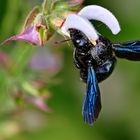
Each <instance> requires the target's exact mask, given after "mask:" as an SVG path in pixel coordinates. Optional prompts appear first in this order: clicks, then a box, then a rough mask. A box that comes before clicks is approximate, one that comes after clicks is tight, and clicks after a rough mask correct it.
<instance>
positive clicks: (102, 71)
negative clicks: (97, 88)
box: [96, 57, 116, 82]
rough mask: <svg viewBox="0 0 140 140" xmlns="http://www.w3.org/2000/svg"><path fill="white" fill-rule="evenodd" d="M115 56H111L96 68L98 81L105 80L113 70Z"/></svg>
mask: <svg viewBox="0 0 140 140" xmlns="http://www.w3.org/2000/svg"><path fill="white" fill-rule="evenodd" d="M115 64H116V58H115V57H112V58H110V59H109V60H107V61H106V62H105V63H104V64H103V65H101V66H100V67H98V68H97V69H96V75H97V80H98V82H101V81H103V80H105V79H106V78H107V77H108V76H109V75H110V74H111V73H112V72H113V70H114V67H115Z"/></svg>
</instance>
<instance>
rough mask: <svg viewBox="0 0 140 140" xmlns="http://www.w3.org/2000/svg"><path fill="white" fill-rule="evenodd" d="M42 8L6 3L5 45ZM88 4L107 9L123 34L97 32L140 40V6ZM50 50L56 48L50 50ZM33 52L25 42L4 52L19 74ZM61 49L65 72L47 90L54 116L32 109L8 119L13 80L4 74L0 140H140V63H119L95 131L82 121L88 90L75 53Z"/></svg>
mask: <svg viewBox="0 0 140 140" xmlns="http://www.w3.org/2000/svg"><path fill="white" fill-rule="evenodd" d="M41 2H42V1H40V0H38V1H37V0H5V1H2V0H1V1H0V40H1V41H2V40H4V39H5V38H8V37H9V36H11V35H13V34H16V33H18V32H19V31H20V29H21V27H22V25H23V21H24V19H25V17H26V16H27V14H28V12H29V11H30V10H31V9H32V7H33V6H35V5H37V4H41ZM88 4H96V5H101V6H104V7H106V8H107V9H109V10H111V11H112V12H113V13H114V14H115V15H116V17H117V18H118V20H119V22H120V25H121V29H122V31H121V32H120V34H119V35H117V36H113V35H112V34H111V32H110V31H109V30H108V29H107V28H106V27H105V26H99V27H98V30H99V31H100V33H102V34H103V35H104V36H106V37H108V38H109V39H110V40H112V41H114V42H120V41H129V40H135V39H139V38H140V8H139V7H140V1H139V0H127V1H122V0H117V1H113V0H100V1H99V0H85V2H84V5H88ZM97 24H98V23H97ZM46 47H48V48H51V46H49V45H48V46H46ZM27 48H29V50H28V49H27ZM71 48H72V47H71ZM32 49H33V50H37V49H38V47H32V46H31V45H30V44H27V43H22V42H20V43H19V42H14V43H10V44H7V45H4V46H2V47H1V50H2V51H4V52H6V53H7V54H9V55H10V56H11V57H12V58H13V59H14V60H15V63H18V67H17V68H18V70H19V69H20V67H21V68H22V66H23V65H24V60H25V58H26V57H27V56H29V55H30V53H29V52H31V51H32ZM39 49H42V48H39ZM58 49H60V50H59V52H61V53H63V61H62V64H63V67H62V68H61V71H59V72H58V73H57V74H56V75H55V76H54V77H53V78H54V79H58V81H60V82H56V84H51V82H50V83H49V84H48V86H47V89H48V90H49V92H50V93H51V98H50V99H49V100H48V101H47V104H48V105H49V107H50V108H51V110H52V111H51V112H50V113H44V112H42V111H39V110H37V109H35V108H33V107H31V106H29V107H26V108H25V109H24V111H21V112H20V113H18V114H16V115H13V114H12V113H9V112H10V111H11V108H14V107H15V106H14V105H13V104H14V103H13V101H12V99H11V97H10V94H11V91H10V90H9V88H8V87H6V86H5V84H4V82H7V81H8V80H9V76H6V78H5V77H3V75H4V74H3V73H4V72H5V71H4V70H1V71H0V84H1V86H0V98H1V99H0V108H1V109H0V140H32V139H33V140H39V139H41V140H56V139H57V140H92V139H94V140H124V139H126V140H140V62H132V61H127V60H122V59H118V63H117V66H116V69H115V70H114V72H113V74H112V75H111V76H110V77H109V78H108V79H107V80H105V81H104V82H102V83H101V84H100V90H101V96H102V110H101V113H100V116H99V118H98V120H97V121H96V122H95V124H94V125H93V126H88V125H86V124H84V122H83V118H82V115H81V107H82V100H83V94H84V92H85V89H84V84H82V82H80V80H79V72H78V70H77V69H76V68H75V67H74V65H73V59H72V49H70V47H67V46H63V47H61V48H57V51H58ZM25 50H27V51H25ZM19 53H20V54H19ZM22 53H24V54H22ZM21 55H23V56H22V59H21V61H19V58H20V57H21ZM25 66H26V65H25ZM1 69H3V68H2V66H1ZM18 70H17V71H18ZM29 75H32V70H30V69H28V70H27V71H25V73H22V72H21V73H20V77H25V76H27V77H28V76H29ZM46 76H47V75H46ZM4 78H5V79H4ZM4 93H5V94H4ZM8 111H9V112H8Z"/></svg>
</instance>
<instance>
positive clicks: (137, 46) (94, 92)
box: [69, 29, 140, 124]
mask: <svg viewBox="0 0 140 140" xmlns="http://www.w3.org/2000/svg"><path fill="white" fill-rule="evenodd" d="M69 32H70V37H71V40H72V42H73V45H74V52H73V54H74V55H73V59H74V64H75V66H76V68H78V69H79V71H80V78H81V79H82V80H83V81H84V82H85V83H86V95H85V97H84V103H83V108H82V115H83V118H84V121H85V123H87V124H92V123H93V122H94V121H95V120H96V119H97V118H98V115H99V112H100V110H101V99H100V98H101V97H100V90H99V87H98V83H100V82H102V81H103V80H105V79H106V78H107V77H109V76H110V74H111V73H112V72H113V70H114V67H115V64H116V57H119V58H126V59H128V60H138V61H139V60H140V41H132V42H126V43H112V42H111V41H110V40H108V39H107V38H105V37H103V36H101V35H100V36H99V38H98V40H96V42H95V41H92V40H89V39H88V37H87V36H86V35H85V34H84V33H82V32H81V31H79V30H77V29H69Z"/></svg>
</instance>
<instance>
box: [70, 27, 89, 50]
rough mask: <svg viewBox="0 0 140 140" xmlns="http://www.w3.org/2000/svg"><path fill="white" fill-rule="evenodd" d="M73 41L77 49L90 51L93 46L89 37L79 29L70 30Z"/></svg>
mask: <svg viewBox="0 0 140 140" xmlns="http://www.w3.org/2000/svg"><path fill="white" fill-rule="evenodd" d="M69 33H70V37H71V40H72V42H73V44H74V47H76V48H77V49H86V50H88V49H90V46H91V45H92V44H91V42H90V40H89V39H88V38H87V36H86V35H85V34H84V33H82V32H81V31H79V30H77V29H69Z"/></svg>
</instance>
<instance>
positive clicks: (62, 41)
mask: <svg viewBox="0 0 140 140" xmlns="http://www.w3.org/2000/svg"><path fill="white" fill-rule="evenodd" d="M67 41H71V39H66V40H61V41H55V44H61V43H65V42H67Z"/></svg>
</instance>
